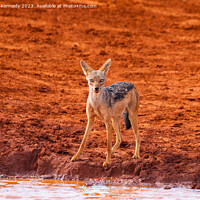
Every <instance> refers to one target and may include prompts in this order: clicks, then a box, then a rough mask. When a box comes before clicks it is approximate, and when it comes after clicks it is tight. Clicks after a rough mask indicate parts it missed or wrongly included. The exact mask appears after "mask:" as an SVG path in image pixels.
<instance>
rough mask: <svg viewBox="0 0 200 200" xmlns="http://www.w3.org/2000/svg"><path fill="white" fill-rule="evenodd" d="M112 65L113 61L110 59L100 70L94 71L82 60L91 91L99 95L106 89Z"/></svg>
mask: <svg viewBox="0 0 200 200" xmlns="http://www.w3.org/2000/svg"><path fill="white" fill-rule="evenodd" d="M110 64H111V59H108V60H107V61H106V62H105V63H104V64H103V65H102V66H101V67H100V69H99V70H94V69H92V67H90V66H89V65H88V64H87V63H86V62H84V61H83V60H81V67H82V69H83V72H84V74H85V75H86V79H87V80H88V85H89V88H90V91H92V92H94V93H96V94H97V93H99V92H100V91H101V89H102V88H103V87H104V85H105V80H106V74H107V73H108V70H109V67H110Z"/></svg>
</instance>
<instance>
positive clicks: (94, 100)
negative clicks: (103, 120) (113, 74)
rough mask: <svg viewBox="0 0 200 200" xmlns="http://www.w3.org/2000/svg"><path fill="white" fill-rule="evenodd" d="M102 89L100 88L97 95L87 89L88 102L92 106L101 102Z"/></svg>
mask: <svg viewBox="0 0 200 200" xmlns="http://www.w3.org/2000/svg"><path fill="white" fill-rule="evenodd" d="M103 92H104V89H103V88H102V89H101V90H100V91H99V92H98V93H95V91H94V90H92V89H89V96H88V98H89V101H90V102H91V103H93V104H98V103H100V102H101V100H102V96H103Z"/></svg>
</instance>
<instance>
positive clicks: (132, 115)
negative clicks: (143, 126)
mask: <svg viewBox="0 0 200 200" xmlns="http://www.w3.org/2000/svg"><path fill="white" fill-rule="evenodd" d="M128 114H129V120H130V122H131V126H132V128H133V132H134V134H135V142H136V144H135V154H134V156H133V158H135V159H137V158H140V136H139V133H138V110H135V111H133V109H128Z"/></svg>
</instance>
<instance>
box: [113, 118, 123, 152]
mask: <svg viewBox="0 0 200 200" xmlns="http://www.w3.org/2000/svg"><path fill="white" fill-rule="evenodd" d="M112 125H113V128H114V130H115V134H116V142H115V145H114V146H113V148H112V153H114V152H115V151H116V149H117V148H119V146H120V144H121V142H122V134H121V128H120V118H115V119H112Z"/></svg>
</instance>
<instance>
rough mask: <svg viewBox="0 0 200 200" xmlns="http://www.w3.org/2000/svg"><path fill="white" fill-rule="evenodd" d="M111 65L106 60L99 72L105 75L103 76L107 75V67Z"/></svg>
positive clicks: (109, 60)
mask: <svg viewBox="0 0 200 200" xmlns="http://www.w3.org/2000/svg"><path fill="white" fill-rule="evenodd" d="M110 64H111V59H108V60H107V61H106V62H105V63H104V64H103V65H102V66H101V67H100V69H99V70H101V71H102V72H104V73H105V75H106V74H107V73H108V70H109V67H110Z"/></svg>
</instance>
